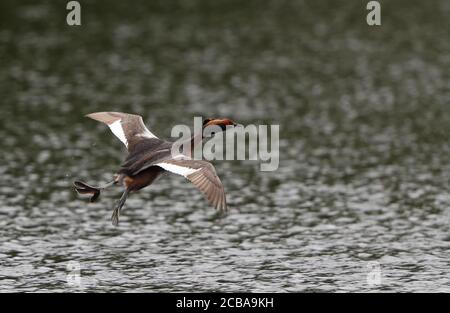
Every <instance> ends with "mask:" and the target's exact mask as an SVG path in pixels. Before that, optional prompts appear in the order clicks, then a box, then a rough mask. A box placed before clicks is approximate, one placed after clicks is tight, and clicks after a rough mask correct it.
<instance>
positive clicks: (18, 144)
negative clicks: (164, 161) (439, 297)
mask: <svg viewBox="0 0 450 313" xmlns="http://www.w3.org/2000/svg"><path fill="white" fill-rule="evenodd" d="M317 2H318V1H289V2H287V1H286V2H284V1H276V2H275V1H273V2H272V1H269V2H267V3H264V4H263V3H261V2H259V1H245V3H243V2H242V1H214V4H212V3H210V4H205V3H201V2H199V1H182V2H181V1H180V2H179V3H177V2H168V1H159V2H156V1H152V4H149V3H147V2H146V1H142V2H140V3H139V4H136V5H134V6H130V5H129V4H127V3H125V2H123V1H116V2H114V3H111V1H108V2H106V1H105V2H97V1H96V3H93V1H83V3H82V26H79V27H69V26H67V25H66V24H65V14H66V11H65V3H64V2H62V3H59V2H56V1H39V2H38V3H37V2H33V1H21V2H18V1H1V4H0V62H1V67H0V68H1V70H0V94H1V95H2V96H1V109H2V111H1V114H0V125H1V127H0V138H2V139H1V146H2V148H1V150H2V151H1V155H2V162H1V164H0V174H1V180H0V203H1V206H0V260H1V261H0V291H8V292H11V291H22V292H23V291H26V292H37V291H57V292H62V291H73V292H76V291H96V292H104V291H123V292H131V291H252V292H266V291H267V292H282V291H288V292H292V291H307V292H312V291H327V292H346V291H364V292H371V291H395V292H406V291H413V292H419V291H441V292H442V291H447V292H448V291H450V289H449V288H450V275H449V272H450V271H449V270H450V264H449V256H450V255H449V247H450V232H449V230H450V229H449V220H450V180H449V173H450V158H449V155H450V154H449V152H450V145H449V144H450V140H449V137H448V134H449V133H450V110H449V106H448V105H449V100H450V88H449V86H450V71H449V69H450V40H449V39H450V38H449V33H450V32H449V29H450V28H449V26H450V25H449V18H448V16H449V13H450V6H449V2H448V1H427V2H426V3H425V2H423V1H415V2H414V4H412V3H411V1H406V0H405V1H395V2H391V1H389V2H387V1H383V2H382V26H379V27H368V26H367V24H366V23H365V14H366V10H365V3H364V1H363V3H360V1H320V2H319V3H317ZM100 110H101V111H104V110H110V111H125V112H134V113H137V114H140V115H142V116H144V118H145V121H146V123H147V125H149V127H150V129H151V130H152V131H153V132H155V133H156V134H158V135H159V136H161V137H163V138H168V137H169V136H170V130H171V127H172V126H173V125H175V124H180V123H183V124H187V125H192V122H193V120H192V117H193V116H197V115H201V116H205V117H206V116H212V117H214V116H225V117H230V118H233V119H235V120H236V121H238V122H240V123H242V124H279V125H280V130H281V133H280V167H279V169H278V170H277V171H275V172H265V173H263V172H260V171H259V164H258V163H255V162H249V161H245V162H241V161H233V162H230V161H217V162H214V164H215V167H216V169H217V172H218V174H219V176H220V177H221V178H222V181H223V184H224V186H225V189H226V191H227V198H228V203H229V209H230V210H229V214H228V215H227V216H226V217H222V218H221V217H220V216H217V215H216V214H215V212H214V210H212V209H211V208H210V207H209V205H208V204H207V203H206V202H205V201H204V200H203V198H202V195H201V194H200V193H199V192H198V191H197V190H196V189H195V188H194V187H193V186H191V185H190V184H186V183H185V182H184V181H183V179H182V178H181V177H172V176H168V177H165V178H163V179H161V180H160V181H158V183H157V184H155V185H154V186H151V187H150V188H148V189H145V190H143V191H141V192H140V193H139V194H135V195H133V196H132V197H131V198H130V199H129V200H128V202H127V204H126V208H125V211H124V212H123V216H122V219H121V224H120V226H119V227H117V228H115V227H113V226H112V225H111V223H110V220H109V217H110V215H111V210H112V206H113V204H114V201H115V200H116V199H118V197H119V196H120V193H121V191H120V190H119V189H111V190H108V191H106V192H105V194H103V195H102V198H101V201H100V202H98V203H96V204H88V203H87V202H86V200H85V199H81V198H79V197H77V196H76V195H75V194H74V192H73V190H72V187H71V183H72V181H73V180H74V179H75V178H82V179H84V180H86V181H88V182H92V183H96V182H105V181H107V180H108V179H109V178H110V175H111V174H112V173H113V172H114V171H115V170H116V169H117V167H118V165H119V164H120V162H121V160H122V159H123V158H124V157H125V152H124V149H123V148H122V147H121V144H120V142H119V141H118V140H117V139H116V138H114V137H113V136H111V135H110V132H109V130H107V128H106V127H104V126H103V125H100V124H99V123H95V122H94V121H91V120H88V119H85V118H83V115H84V114H87V113H90V112H95V111H100ZM73 262H75V263H73ZM373 262H376V263H373ZM71 266H72V267H71ZM73 266H75V268H76V267H77V266H80V267H81V271H80V275H81V278H80V286H78V285H77V284H76V282H77V280H76V274H77V272H76V271H75V272H70V271H69V270H70V269H73V268H74V267H73ZM74 277H75V278H74ZM374 277H375V279H373V278H374ZM74 279H75V280H74ZM74 281H75V284H73V282H74Z"/></svg>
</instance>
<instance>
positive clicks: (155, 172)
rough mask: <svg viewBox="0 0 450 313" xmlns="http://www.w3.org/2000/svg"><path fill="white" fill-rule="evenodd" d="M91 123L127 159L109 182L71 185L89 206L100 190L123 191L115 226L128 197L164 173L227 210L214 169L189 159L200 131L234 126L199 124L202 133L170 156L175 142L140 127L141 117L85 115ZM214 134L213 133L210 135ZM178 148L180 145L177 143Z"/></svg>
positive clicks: (220, 122)
mask: <svg viewBox="0 0 450 313" xmlns="http://www.w3.org/2000/svg"><path fill="white" fill-rule="evenodd" d="M86 117H89V118H91V119H93V120H96V121H99V122H102V123H104V124H106V125H107V126H108V127H109V128H110V129H111V131H112V133H113V134H114V135H115V136H116V137H117V138H118V139H119V140H120V141H121V142H122V143H123V144H124V145H125V146H126V148H127V150H128V156H127V157H126V159H125V161H124V162H123V163H122V164H121V165H120V168H119V169H118V171H117V172H116V173H115V174H114V175H113V179H112V181H110V182H108V183H107V184H105V185H103V186H100V187H94V186H92V185H89V184H87V183H85V182H83V181H81V180H75V181H74V183H73V184H74V187H75V190H76V191H77V193H78V194H80V195H90V202H95V201H96V200H97V199H98V198H99V196H100V193H101V191H102V190H104V189H106V188H108V187H110V186H113V185H122V186H123V188H124V190H123V194H122V196H121V197H120V199H119V200H118V201H117V202H116V204H115V206H114V209H113V213H112V215H111V222H112V224H113V225H114V226H117V225H118V224H119V216H120V214H121V210H122V208H123V206H124V205H125V202H126V200H127V198H128V196H129V195H130V194H131V193H135V192H137V191H139V190H141V189H143V188H145V187H147V186H149V185H151V184H152V183H154V182H155V181H156V179H157V178H159V177H160V176H161V175H162V174H164V173H167V172H169V173H173V174H178V175H181V176H184V177H185V178H187V180H189V181H190V182H192V183H193V184H194V185H195V186H196V187H197V188H198V189H199V190H200V191H201V192H202V193H203V194H204V196H205V197H206V199H207V200H208V202H209V203H210V204H211V205H213V206H214V207H215V208H216V210H218V211H221V212H224V211H226V210H227V202H226V198H225V190H224V187H223V185H222V182H221V181H220V178H219V177H218V176H217V173H216V170H215V168H214V166H213V165H212V164H211V163H210V162H208V161H205V160H194V159H192V152H193V150H194V148H195V146H196V145H197V144H198V143H199V142H201V141H202V140H203V139H204V135H203V130H204V129H205V128H206V127H208V126H211V125H216V126H218V127H219V128H218V129H219V131H226V130H228V129H229V128H233V127H235V126H238V124H236V123H235V122H234V121H233V120H231V119H229V118H206V119H204V120H203V124H202V133H200V134H194V135H193V136H192V137H191V138H189V140H188V141H187V142H183V143H184V144H185V145H181V147H182V148H183V149H182V151H181V152H180V153H177V154H175V155H174V153H172V151H173V150H172V149H173V148H174V145H175V144H176V142H170V141H166V140H162V139H160V138H158V137H157V136H156V135H154V134H153V133H152V132H151V131H150V130H149V129H148V128H147V127H146V126H145V124H144V122H143V119H142V116H140V115H135V114H129V113H122V112H95V113H90V114H87V115H86ZM212 134H214V133H212ZM178 144H180V143H178Z"/></svg>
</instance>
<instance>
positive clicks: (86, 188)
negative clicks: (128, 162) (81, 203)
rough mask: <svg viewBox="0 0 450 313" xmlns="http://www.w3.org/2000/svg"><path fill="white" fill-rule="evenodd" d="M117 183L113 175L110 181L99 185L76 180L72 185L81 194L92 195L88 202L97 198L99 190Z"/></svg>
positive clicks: (116, 178)
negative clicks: (95, 185)
mask: <svg viewBox="0 0 450 313" xmlns="http://www.w3.org/2000/svg"><path fill="white" fill-rule="evenodd" d="M117 183H118V177H117V176H114V179H113V180H112V181H110V182H109V183H107V184H105V185H103V186H100V187H94V186H91V185H88V184H86V183H85V182H82V181H79V180H76V181H74V183H73V184H74V186H75V190H76V191H77V192H78V193H79V194H82V195H85V194H90V195H92V196H91V198H90V202H95V200H97V199H98V197H99V196H100V192H101V191H102V190H104V189H106V188H108V187H110V186H112V185H115V184H117Z"/></svg>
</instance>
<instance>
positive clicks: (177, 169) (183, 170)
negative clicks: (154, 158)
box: [155, 162, 201, 177]
mask: <svg viewBox="0 0 450 313" xmlns="http://www.w3.org/2000/svg"><path fill="white" fill-rule="evenodd" d="M155 165H157V166H159V167H162V168H163V169H165V170H166V171H169V172H172V173H175V174H178V175H181V176H184V177H187V176H188V175H191V174H193V173H195V172H197V171H199V170H201V169H199V168H190V167H184V166H179V165H175V164H170V163H164V162H162V163H157V164H155Z"/></svg>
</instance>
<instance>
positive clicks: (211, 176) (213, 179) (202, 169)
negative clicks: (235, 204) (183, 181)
mask: <svg viewBox="0 0 450 313" xmlns="http://www.w3.org/2000/svg"><path fill="white" fill-rule="evenodd" d="M155 165H156V166H159V167H162V168H163V169H165V170H166V171H168V172H172V173H175V174H178V175H181V176H184V177H186V178H187V179H188V180H189V181H191V182H192V183H193V184H194V185H195V186H196V187H197V188H198V189H200V191H201V192H202V193H203V194H204V195H205V197H206V199H207V200H208V201H209V203H210V204H211V205H213V206H214V207H215V208H216V209H217V210H219V211H226V209H227V203H226V199H225V190H224V188H223V185H222V182H221V181H220V178H219V177H218V176H217V174H216V170H215V169H214V166H213V165H212V164H211V163H209V162H207V161H202V160H192V159H189V158H187V157H185V156H183V158H179V159H169V160H164V161H162V162H159V163H156V164H155Z"/></svg>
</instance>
